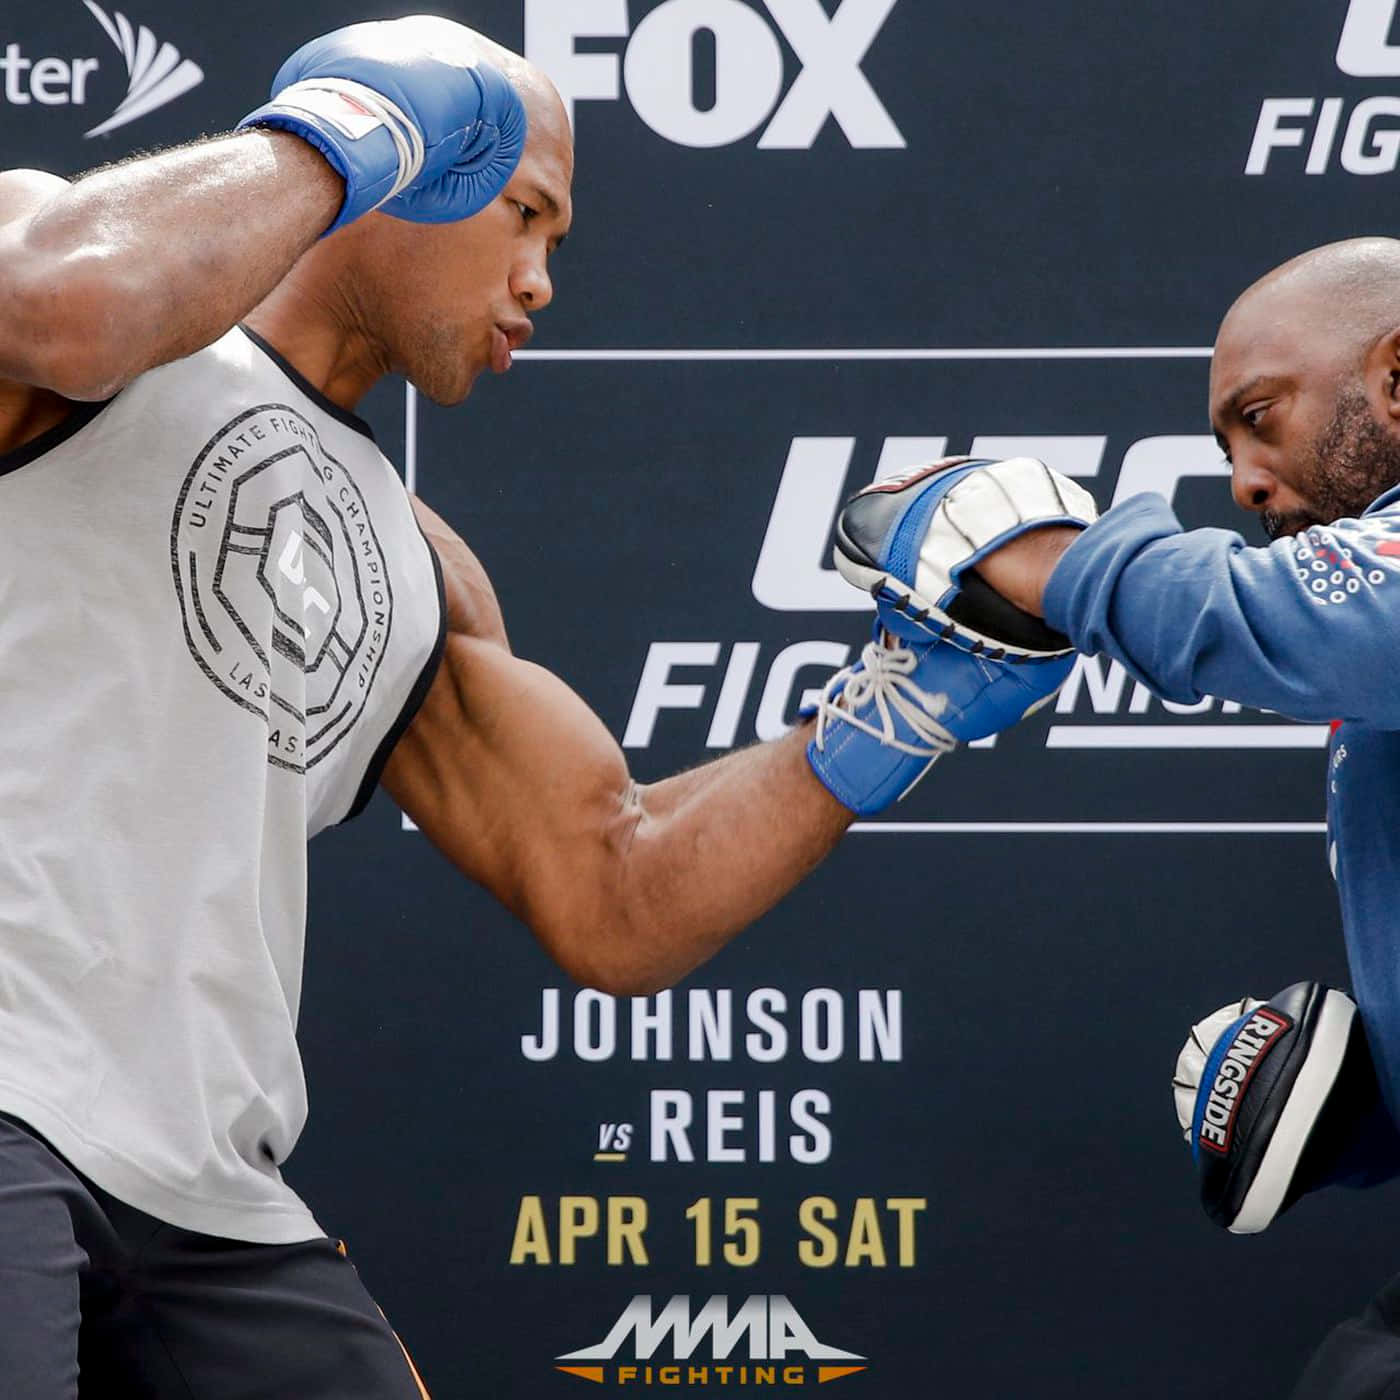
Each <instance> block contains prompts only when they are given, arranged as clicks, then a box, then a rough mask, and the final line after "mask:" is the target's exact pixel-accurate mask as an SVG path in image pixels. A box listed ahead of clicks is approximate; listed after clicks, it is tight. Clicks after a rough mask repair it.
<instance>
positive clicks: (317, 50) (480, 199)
mask: <svg viewBox="0 0 1400 1400" xmlns="http://www.w3.org/2000/svg"><path fill="white" fill-rule="evenodd" d="M480 54H481V42H480V40H479V38H478V36H477V35H476V34H475V33H473V31H471V30H470V29H467V28H466V27H465V26H464V25H460V24H457V23H455V22H453V21H452V20H449V19H442V18H439V17H438V16H436V15H411V16H409V17H408V18H406V19H395V20H377V21H373V22H370V23H367V24H352V25H349V26H347V27H346V28H344V29H337V30H334V31H332V32H331V33H330V34H325V35H322V36H321V37H320V38H319V39H313V40H311V42H310V43H308V44H303V45H302V47H301V48H299V49H298V50H297V51H296V52H295V53H294V54H293V55H292V56H291V57H290V58H289V59H288V60H287V61H286V62H285V63H284V64H283V65H282V67H281V68H280V69H279V70H278V72H277V76H276V78H274V79H273V83H272V100H271V101H270V102H268V103H265V104H264V105H263V106H261V107H259V108H258V109H257V110H256V111H254V112H250V113H249V114H248V115H247V116H246V117H244V118H243V120H242V121H241V122H239V124H238V126H239V129H240V130H242V129H243V128H245V127H254V126H257V127H274V128H277V129H279V130H283V131H290V132H293V133H294V134H295V135H297V136H300V137H301V138H302V139H303V140H305V141H309V142H310V143H311V145H313V146H315V147H316V149H317V150H318V151H320V152H321V154H322V155H323V156H325V158H326V160H327V161H328V162H329V163H330V165H331V166H332V167H333V168H334V169H335V170H336V171H337V172H338V173H339V174H340V175H341V176H342V177H343V178H344V180H345V202H344V204H343V205H342V206H341V210H340V214H339V216H338V217H337V218H336V220H335V222H334V223H333V224H332V225H331V226H330V228H329V229H327V230H326V232H327V233H331V232H333V231H334V230H335V229H337V228H340V227H341V226H342V225H343V224H348V223H349V222H350V221H351V220H352V219H357V218H359V216H360V215H361V214H367V213H368V212H369V211H370V210H371V209H380V208H382V209H383V210H384V212H385V213H386V214H393V215H395V216H396V217H398V218H401V219H409V220H412V221H413V222H415V223H429V224H431V223H450V222H453V221H455V220H458V219H468V218H470V217H471V216H472V215H473V214H476V213H478V212H480V210H482V209H484V208H485V207H486V206H487V205H488V204H490V203H491V201H492V200H493V199H495V198H496V196H497V195H498V194H500V192H501V190H502V189H504V188H505V185H506V182H507V181H508V180H509V179H510V177H511V175H512V173H513V172H514V170H515V167H516V165H517V164H519V161H520V156H521V153H522V152H523V151H524V149H525V135H526V118H525V108H524V106H523V105H522V104H521V101H520V96H519V94H518V93H517V92H516V91H515V88H514V87H513V86H512V85H511V83H510V81H509V79H507V78H506V76H505V75H504V74H503V73H502V72H501V71H500V70H499V69H498V68H495V67H493V66H492V65H491V64H490V63H487V62H485V61H483V60H482V58H481V57H480Z"/></svg>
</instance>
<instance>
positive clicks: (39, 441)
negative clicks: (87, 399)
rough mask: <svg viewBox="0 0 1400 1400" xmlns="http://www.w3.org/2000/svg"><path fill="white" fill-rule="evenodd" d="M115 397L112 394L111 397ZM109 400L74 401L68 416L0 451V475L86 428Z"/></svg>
mask: <svg viewBox="0 0 1400 1400" xmlns="http://www.w3.org/2000/svg"><path fill="white" fill-rule="evenodd" d="M115 397H116V396H115V395H113V398H115ZM111 402H112V400H111V399H102V400H100V401H99V402H98V403H77V402H75V403H74V404H73V407H72V408H71V409H70V410H69V412H68V416H67V417H66V418H63V419H61V420H60V421H59V422H57V423H55V424H54V425H53V427H52V428H45V429H44V431H43V432H42V433H40V434H39V436H38V437H36V438H30V440H29V441H28V442H26V443H25V444H24V445H23V446H22V447H16V448H15V449H14V451H12V452H0V476H6V475H7V474H8V473H10V472H15V471H18V470H19V469H20V468H21V467H27V466H28V465H29V464H30V463H31V462H34V461H37V460H38V459H39V458H40V457H42V456H43V455H44V453H45V452H52V451H53V450H54V448H55V447H57V446H58V445H59V444H60V443H63V442H67V441H68V439H69V438H70V437H72V436H73V434H74V433H76V432H78V431H79V430H80V429H83V428H86V427H87V425H88V424H89V423H91V422H92V420H93V419H94V418H96V417H97V415H98V414H99V413H101V412H102V410H103V409H104V408H106V407H107V405H108V404H109V403H111Z"/></svg>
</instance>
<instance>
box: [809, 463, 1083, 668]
mask: <svg viewBox="0 0 1400 1400" xmlns="http://www.w3.org/2000/svg"><path fill="white" fill-rule="evenodd" d="M1097 518H1098V512H1097V510H1096V509H1095V507H1094V498H1093V497H1092V496H1091V495H1089V493H1088V492H1087V491H1085V490H1084V488H1083V487H1082V486H1078V485H1076V484H1075V483H1074V482H1073V481H1071V480H1069V478H1068V477H1064V476H1061V475H1060V474H1059V473H1058V472H1055V471H1052V470H1051V469H1050V468H1049V467H1047V466H1046V465H1045V463H1044V462H1038V461H1036V460H1035V459H1034V458H1031V457H1013V458H1011V459H1010V460H1008V461H1004V462H996V461H989V460H982V459H972V458H968V457H949V458H945V459H944V460H943V461H941V462H934V463H933V464H932V465H931V466H927V467H919V468H917V469H915V470H913V471H910V472H906V473H905V474H904V475H902V476H898V477H895V478H893V479H892V480H889V481H881V482H877V483H875V484H874V485H873V486H868V487H866V489H865V490H864V491H862V492H860V493H859V494H858V495H856V496H855V497H854V498H852V499H851V500H850V501H848V502H847V503H846V506H845V508H844V509H843V510H842V512H841V515H840V518H839V519H838V521H837V525H836V551H835V563H836V567H837V569H838V570H839V571H840V572H841V574H842V575H843V576H844V577H845V578H846V579H848V580H849V581H850V582H851V583H854V584H855V585H856V586H857V587H859V588H863V589H865V590H866V591H867V592H869V593H871V594H872V595H873V596H874V598H875V602H876V606H877V608H878V610H879V613H880V620H881V621H882V622H883V623H884V625H885V627H886V628H887V629H888V630H889V631H890V632H891V633H892V634H894V635H895V636H898V637H904V638H906V639H907V640H910V641H916V640H927V639H928V638H929V637H930V636H933V637H937V638H939V639H940V640H946V641H949V642H951V643H952V644H953V645H954V646H960V647H965V648H967V649H969V650H972V651H976V652H981V653H988V654H990V655H991V656H993V657H997V658H999V657H1002V656H1014V657H1021V658H1026V657H1044V656H1052V655H1061V654H1065V653H1067V652H1069V650H1070V642H1069V638H1068V637H1064V636H1061V635H1060V634H1059V633H1058V632H1054V631H1052V630H1051V629H1050V628H1048V627H1047V626H1046V625H1045V624H1044V622H1043V621H1041V617H1042V613H1041V610H1040V593H1041V591H1042V589H1043V587H1044V581H1045V580H1046V579H1048V578H1049V575H1050V570H1051V568H1053V565H1054V561H1055V560H1057V559H1058V558H1059V555H1060V554H1061V553H1063V552H1064V550H1065V549H1066V548H1068V546H1069V543H1070V542H1071V541H1072V540H1073V539H1074V537H1075V536H1076V535H1077V534H1078V532H1079V530H1080V529H1082V528H1083V527H1084V526H1086V525H1088V524H1091V523H1092V522H1093V521H1094V520H1096V519H1097ZM998 564H999V567H998ZM988 565H990V566H992V568H991V570H990V576H989V570H988V568H987V567H986V566H988ZM1028 604H1031V605H1029V606H1028Z"/></svg>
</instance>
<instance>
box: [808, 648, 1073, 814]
mask: <svg viewBox="0 0 1400 1400" xmlns="http://www.w3.org/2000/svg"><path fill="white" fill-rule="evenodd" d="M1072 664H1073V657H1072V656H1053V657H1043V658H1040V659H1038V660H1036V659H1025V660H1023V661H1022V662H1021V664H1019V665H1014V666H1013V665H1010V664H1008V663H1007V662H1006V661H997V660H993V659H991V658H990V657H989V656H987V655H978V654H975V653H973V652H971V651H965V650H963V649H961V648H960V647H956V646H953V645H951V644H950V643H948V642H940V641H930V640H928V639H927V638H925V639H924V640H922V641H918V642H905V641H903V640H901V639H900V638H897V637H890V636H889V635H888V634H887V633H886V632H885V629H884V628H883V627H882V626H881V624H880V622H879V621H878V620H877V621H876V624H875V635H874V637H873V639H872V640H871V641H870V642H869V643H868V644H867V646H866V647H865V649H864V651H862V652H861V657H860V660H859V661H858V662H856V664H855V665H854V666H848V667H846V669H845V670H844V671H838V672H837V673H836V675H834V676H833V677H832V678H831V680H830V681H828V682H827V684H826V687H825V689H824V690H823V691H822V694H821V698H820V699H819V700H818V702H817V704H816V706H815V707H814V708H813V709H811V710H807V711H804V712H803V713H804V715H811V714H815V715H816V716H817V724H816V729H815V731H814V733H813V735H812V738H811V740H810V741H809V742H808V745H807V760H808V762H809V763H810V764H811V765H812V769H813V771H814V772H815V773H816V775H817V777H818V778H820V779H821V781H822V782H823V783H824V784H825V785H826V787H827V790H828V791H829V792H830V793H831V794H832V795H833V796H834V797H835V798H836V800H837V801H838V802H840V803H841V804H842V805H843V806H846V807H849V808H850V809H851V810H852V811H853V812H856V813H857V814H858V815H861V816H870V815H872V814H873V813H875V812H880V811H883V810H884V809H885V808H886V807H888V806H890V805H891V804H892V803H895V802H897V801H899V799H900V798H901V797H903V796H904V795H905V794H906V793H908V792H909V790H910V789H911V788H912V787H913V786H914V785H915V784H916V783H917V782H918V781H919V779H920V778H922V777H923V776H924V774H925V773H927V772H928V770H929V769H930V768H931V767H932V766H933V765H934V763H935V762H937V760H938V759H939V758H941V757H942V755H943V754H945V753H947V752H948V751H949V750H951V749H953V748H955V747H956V745H957V741H958V740H960V739H962V740H968V739H981V738H984V737H985V736H986V735H988V734H995V733H997V732H998V731H999V730H1002V729H1006V728H1008V727H1009V726H1011V725H1013V724H1015V723H1016V721H1017V720H1019V719H1022V718H1024V717H1025V716H1026V715H1028V714H1030V713H1031V712H1032V711H1033V710H1037V709H1039V708H1040V706H1041V705H1043V704H1045V702H1046V701H1047V700H1049V699H1050V697H1051V696H1052V695H1054V693H1055V692H1056V691H1057V690H1058V689H1059V688H1060V686H1061V685H1062V684H1063V683H1064V680H1065V677H1066V676H1068V675H1069V671H1070V667H1071V665H1072Z"/></svg>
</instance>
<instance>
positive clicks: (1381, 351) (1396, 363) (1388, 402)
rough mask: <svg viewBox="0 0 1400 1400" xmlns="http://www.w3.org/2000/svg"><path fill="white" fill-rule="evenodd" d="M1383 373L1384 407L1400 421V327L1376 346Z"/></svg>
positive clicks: (1393, 418) (1392, 416) (1393, 417)
mask: <svg viewBox="0 0 1400 1400" xmlns="http://www.w3.org/2000/svg"><path fill="white" fill-rule="evenodd" d="M1376 354H1377V357H1378V358H1379V359H1380V362H1381V368H1382V370H1383V372H1384V374H1385V409H1386V413H1387V414H1388V415H1389V416H1390V418H1391V419H1392V420H1394V421H1397V422H1400V329H1397V330H1393V331H1391V332H1390V334H1389V335H1387V336H1386V337H1385V338H1384V339H1383V340H1382V341H1381V343H1380V344H1379V345H1378V346H1377V347H1376Z"/></svg>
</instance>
